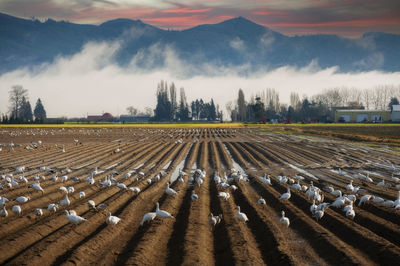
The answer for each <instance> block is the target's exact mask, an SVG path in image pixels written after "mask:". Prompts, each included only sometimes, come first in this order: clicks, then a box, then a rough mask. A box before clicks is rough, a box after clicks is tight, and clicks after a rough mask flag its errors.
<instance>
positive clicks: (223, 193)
mask: <svg viewBox="0 0 400 266" xmlns="http://www.w3.org/2000/svg"><path fill="white" fill-rule="evenodd" d="M230 196H231V195H230V194H229V193H228V192H219V193H218V197H220V198H223V199H224V200H228V199H229V198H230Z"/></svg>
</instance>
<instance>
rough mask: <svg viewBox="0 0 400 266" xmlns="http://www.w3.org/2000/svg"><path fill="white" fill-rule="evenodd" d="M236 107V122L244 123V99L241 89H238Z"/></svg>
mask: <svg viewBox="0 0 400 266" xmlns="http://www.w3.org/2000/svg"><path fill="white" fill-rule="evenodd" d="M237 105H238V120H239V121H245V120H246V102H245V99H244V93H243V91H242V89H239V95H238V100H237Z"/></svg>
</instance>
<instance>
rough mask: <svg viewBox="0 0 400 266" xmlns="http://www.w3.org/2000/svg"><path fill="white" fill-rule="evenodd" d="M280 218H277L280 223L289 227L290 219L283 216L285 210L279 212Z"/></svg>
mask: <svg viewBox="0 0 400 266" xmlns="http://www.w3.org/2000/svg"><path fill="white" fill-rule="evenodd" d="M281 215H282V216H281V219H280V220H279V221H280V223H281V224H283V225H286V227H289V225H290V221H289V218H287V217H285V212H284V211H282V212H281Z"/></svg>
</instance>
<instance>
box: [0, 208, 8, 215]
mask: <svg viewBox="0 0 400 266" xmlns="http://www.w3.org/2000/svg"><path fill="white" fill-rule="evenodd" d="M0 216H1V217H7V216H8V211H7V209H6V206H5V205H4V206H3V209H1V210H0Z"/></svg>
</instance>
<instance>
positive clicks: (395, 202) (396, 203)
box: [393, 191, 400, 207]
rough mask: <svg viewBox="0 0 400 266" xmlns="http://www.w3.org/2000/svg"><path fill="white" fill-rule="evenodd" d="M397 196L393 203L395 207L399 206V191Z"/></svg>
mask: <svg viewBox="0 0 400 266" xmlns="http://www.w3.org/2000/svg"><path fill="white" fill-rule="evenodd" d="M398 193H399V194H398V196H397V199H396V200H395V201H394V204H393V205H394V206H395V207H396V206H397V205H400V191H399V192H398Z"/></svg>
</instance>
